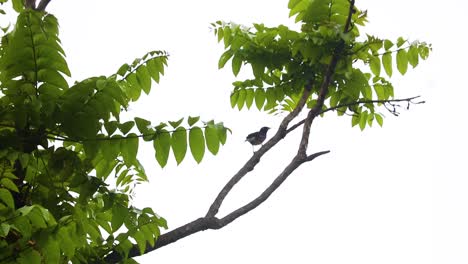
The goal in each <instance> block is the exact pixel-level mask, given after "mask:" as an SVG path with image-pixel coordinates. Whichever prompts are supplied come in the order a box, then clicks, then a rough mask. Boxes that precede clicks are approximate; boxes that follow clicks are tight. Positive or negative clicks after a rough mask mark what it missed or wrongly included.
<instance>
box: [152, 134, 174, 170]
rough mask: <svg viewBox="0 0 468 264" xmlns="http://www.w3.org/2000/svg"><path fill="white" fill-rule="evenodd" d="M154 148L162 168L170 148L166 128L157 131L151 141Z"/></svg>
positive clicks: (169, 137) (169, 138)
mask: <svg viewBox="0 0 468 264" xmlns="http://www.w3.org/2000/svg"><path fill="white" fill-rule="evenodd" d="M153 145H154V150H155V151H156V160H157V161H158V163H159V165H160V166H161V168H164V166H166V164H167V160H168V158H169V152H170V150H171V136H170V135H169V132H167V131H166V130H162V131H158V133H157V136H156V138H155V139H154V141H153Z"/></svg>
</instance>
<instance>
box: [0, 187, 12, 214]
mask: <svg viewBox="0 0 468 264" xmlns="http://www.w3.org/2000/svg"><path fill="white" fill-rule="evenodd" d="M0 201H2V202H3V203H4V204H5V205H6V206H8V207H10V208H13V209H14V208H15V202H14V200H13V196H12V195H11V192H10V191H8V190H7V189H5V188H0Z"/></svg>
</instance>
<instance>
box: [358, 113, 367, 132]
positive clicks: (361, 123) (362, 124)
mask: <svg viewBox="0 0 468 264" xmlns="http://www.w3.org/2000/svg"><path fill="white" fill-rule="evenodd" d="M367 115H368V113H367V111H364V112H362V113H361V114H360V115H359V116H360V117H359V128H360V129H361V131H362V130H364V128H366V124H367Z"/></svg>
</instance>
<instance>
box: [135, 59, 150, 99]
mask: <svg viewBox="0 0 468 264" xmlns="http://www.w3.org/2000/svg"><path fill="white" fill-rule="evenodd" d="M136 75H137V80H138V83H139V84H140V87H141V88H142V90H143V91H144V92H145V93H146V94H149V92H150V91H151V76H150V74H149V72H148V69H147V68H146V67H145V66H144V65H141V66H140V67H139V68H138V70H137V72H136Z"/></svg>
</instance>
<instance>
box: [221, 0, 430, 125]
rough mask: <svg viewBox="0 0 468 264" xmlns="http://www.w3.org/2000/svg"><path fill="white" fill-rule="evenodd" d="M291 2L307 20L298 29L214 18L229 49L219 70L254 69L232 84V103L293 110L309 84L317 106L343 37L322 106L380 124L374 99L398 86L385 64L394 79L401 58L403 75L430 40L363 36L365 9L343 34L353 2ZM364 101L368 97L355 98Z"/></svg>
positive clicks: (354, 15) (426, 50)
mask: <svg viewBox="0 0 468 264" xmlns="http://www.w3.org/2000/svg"><path fill="white" fill-rule="evenodd" d="M288 7H289V9H290V13H289V15H290V16H296V22H301V24H302V27H301V30H300V31H294V30H292V29H289V28H288V27H286V26H284V25H280V26H277V27H266V26H265V25H263V24H254V25H253V28H250V27H245V26H241V25H237V24H234V23H224V22H221V21H218V22H216V23H213V24H212V26H213V27H214V29H215V33H216V35H217V36H218V41H223V43H224V47H225V49H226V51H225V52H224V53H223V54H222V56H221V57H220V59H219V65H218V66H219V68H222V67H224V66H225V65H226V63H227V62H228V61H229V60H231V66H232V72H233V74H234V75H235V76H237V74H238V73H239V72H240V69H241V68H242V66H244V65H250V66H251V69H252V73H253V79H247V80H243V81H235V82H234V83H233V85H234V90H233V92H232V94H231V106H232V107H237V108H238V109H239V110H240V109H242V108H243V107H244V106H245V107H247V108H248V109H249V108H250V107H251V106H252V105H253V103H254V102H255V106H256V107H257V108H258V109H259V110H263V111H267V112H268V113H277V112H281V111H286V112H291V111H292V110H293V109H294V108H295V106H296V105H297V103H298V100H299V98H300V95H301V94H302V92H303V89H304V87H306V86H308V87H311V88H312V96H311V97H309V99H308V102H307V106H308V107H309V108H312V107H314V106H315V105H316V103H317V97H318V94H319V91H320V84H321V83H322V82H323V78H324V75H325V70H326V69H327V67H328V65H329V64H330V60H331V58H332V56H333V54H334V53H335V52H336V50H337V48H338V46H339V45H342V44H341V43H343V44H344V47H343V49H341V54H339V58H340V59H339V61H338V63H337V66H336V69H335V71H334V75H333V82H332V83H331V85H330V86H329V87H328V92H327V96H326V101H325V103H324V105H323V110H326V109H329V108H336V110H337V113H338V115H344V114H345V113H350V114H351V115H352V125H353V126H355V125H358V124H359V127H360V128H361V130H363V129H364V128H365V127H366V126H367V125H369V126H371V125H372V123H373V121H374V120H377V122H378V123H379V125H382V123H383V118H382V117H383V115H382V114H381V113H379V112H378V111H376V109H375V106H374V103H372V102H370V101H373V100H381V101H384V100H389V99H393V98H394V89H393V86H392V84H391V83H390V82H389V81H388V80H387V79H386V78H385V76H383V74H382V72H383V71H382V70H381V69H382V66H383V69H384V71H385V73H386V75H387V76H388V77H391V76H392V73H393V67H394V64H393V63H394V62H395V61H396V67H397V69H398V71H399V72H400V73H401V74H402V75H403V74H405V73H406V71H407V69H408V64H410V65H411V66H412V67H413V68H414V67H416V66H417V65H418V63H419V58H422V59H426V58H427V56H428V54H429V50H430V45H428V44H426V43H424V42H418V41H415V42H409V41H408V40H405V39H403V38H401V37H400V38H398V39H397V40H396V41H393V42H392V41H391V40H388V39H380V38H378V37H375V36H371V35H366V36H365V37H364V36H361V33H360V28H361V27H363V26H364V25H365V24H366V22H367V20H366V15H367V12H366V11H361V10H358V9H357V8H354V9H353V13H352V16H351V21H350V22H351V30H349V31H348V32H346V33H344V27H345V24H346V18H347V17H348V13H349V7H350V1H348V0H314V1H310V0H291V1H289V5H288ZM395 44H396V45H395ZM363 66H365V67H363ZM364 101H368V102H369V103H364V104H357V102H364ZM340 106H341V107H340Z"/></svg>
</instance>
